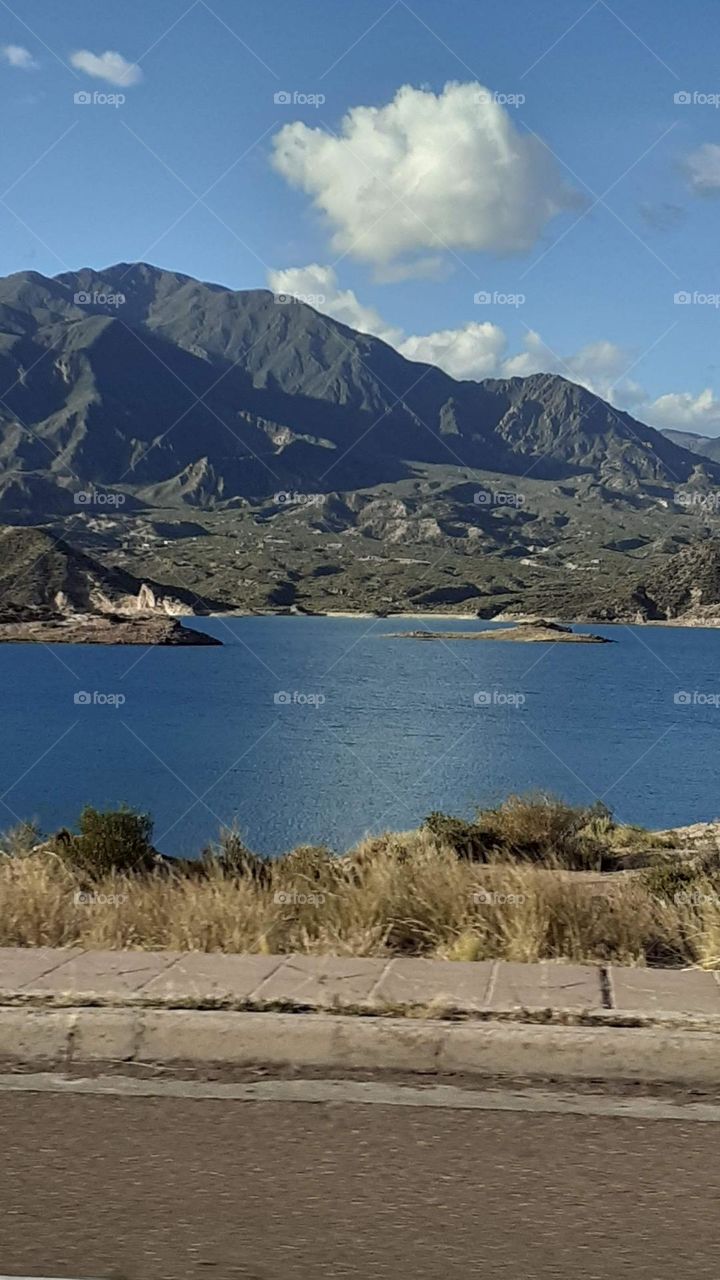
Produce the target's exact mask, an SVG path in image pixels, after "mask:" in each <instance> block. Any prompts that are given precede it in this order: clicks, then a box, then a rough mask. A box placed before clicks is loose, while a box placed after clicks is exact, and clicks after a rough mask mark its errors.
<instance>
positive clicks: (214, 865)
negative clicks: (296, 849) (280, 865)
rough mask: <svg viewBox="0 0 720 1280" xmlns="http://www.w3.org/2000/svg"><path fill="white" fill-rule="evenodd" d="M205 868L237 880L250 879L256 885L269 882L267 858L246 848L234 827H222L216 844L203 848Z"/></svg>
mask: <svg viewBox="0 0 720 1280" xmlns="http://www.w3.org/2000/svg"><path fill="white" fill-rule="evenodd" d="M202 861H203V864H204V866H205V868H206V870H211V869H217V870H219V871H221V872H222V873H223V874H224V875H226V876H230V877H232V878H233V879H238V880H246V879H247V880H252V881H253V882H254V883H256V884H258V885H266V884H269V883H270V879H271V876H272V871H271V869H270V864H269V862H268V860H267V858H263V857H261V856H260V854H259V853H253V852H252V850H251V849H248V847H247V845H246V844H245V841H244V840H243V838H242V836H241V834H240V832H239V831H238V829H237V828H236V827H223V829H222V830H221V832H220V838H219V840H218V842H217V844H214V845H209V846H208V847H207V848H206V849H203V853H202Z"/></svg>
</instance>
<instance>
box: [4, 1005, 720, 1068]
mask: <svg viewBox="0 0 720 1280" xmlns="http://www.w3.org/2000/svg"><path fill="white" fill-rule="evenodd" d="M0 1058H2V1059H4V1060H6V1061H12V1062H15V1063H18V1064H22V1065H23V1066H27V1065H32V1064H43V1065H44V1066H47V1065H49V1064H51V1065H53V1066H54V1067H56V1068H58V1067H59V1068H63V1067H65V1068H67V1067H69V1066H70V1065H73V1066H77V1065H83V1064H87V1066H88V1067H90V1066H92V1065H93V1064H98V1063H108V1062H115V1063H118V1062H120V1063H128V1064H148V1065H149V1064H157V1063H163V1064H171V1063H176V1064H183V1065H184V1066H187V1065H195V1066H197V1067H207V1066H210V1065H214V1066H218V1065H225V1066H232V1067H253V1066H266V1067H299V1068H303V1067H306V1068H308V1067H312V1068H316V1069H317V1068H322V1069H323V1070H327V1071H333V1070H335V1071H352V1070H364V1071H403V1072H411V1073H414V1074H423V1075H428V1074H452V1073H454V1072H459V1073H460V1072H461V1073H464V1074H468V1075H477V1076H495V1077H499V1076H508V1077H513V1078H518V1077H526V1078H531V1079H533V1078H534V1079H543V1080H548V1079H556V1080H578V1081H579V1080H584V1081H588V1080H598V1079H601V1080H605V1081H609V1080H614V1081H618V1082H619V1081H635V1082H644V1083H668V1084H684V1085H713V1086H717V1085H718V1083H719V1082H720V1034H718V1033H717V1032H714V1031H709V1030H701V1029H699V1028H698V1029H697V1030H682V1029H678V1028H677V1027H668V1026H662V1025H656V1026H653V1027H632V1028H630V1027H617V1026H608V1025H605V1026H602V1025H599V1026H590V1027H588V1026H567V1025H566V1026H563V1025H557V1024H547V1025H538V1024H533V1023H518V1022H489V1021H483V1022H448V1021H443V1020H441V1019H437V1020H422V1021H420V1020H417V1021H415V1020H408V1019H407V1018H387V1017H384V1018H378V1017H357V1016H346V1015H343V1014H323V1013H306V1014H302V1015H298V1014H292V1013H269V1012H268V1013H237V1012H228V1011H213V1010H179V1009H142V1008H137V1007H135V1008H115V1009H112V1008H79V1007H68V1008H65V1009H62V1010H61V1009H28V1008H27V1007H26V1008H2V1009H0Z"/></svg>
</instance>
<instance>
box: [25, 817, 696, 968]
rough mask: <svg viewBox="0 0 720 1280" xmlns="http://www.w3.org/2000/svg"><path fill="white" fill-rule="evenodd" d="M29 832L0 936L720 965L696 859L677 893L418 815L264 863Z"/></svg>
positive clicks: (58, 941)
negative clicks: (111, 870)
mask: <svg viewBox="0 0 720 1280" xmlns="http://www.w3.org/2000/svg"><path fill="white" fill-rule="evenodd" d="M31 843H32V841H31V840H30V838H28V839H26V840H25V843H24V844H23V840H22V839H20V838H16V839H14V840H13V841H11V842H10V844H8V843H7V838H6V843H5V844H4V845H3V843H2V842H0V945H2V946H28V947H35V946H41V945H45V946H55V947H58V946H69V945H72V944H77V945H80V946H83V947H87V948H140V949H150V950H155V949H172V950H176V949H177V950H196V951H223V952H266V953H278V952H305V953H335V954H340V955H357V956H384V955H392V954H403V955H426V956H438V957H445V958H447V959H451V960H452V959H457V960H482V959H486V958H490V957H499V958H504V959H507V960H520V961H536V960H543V959H564V960H570V961H576V962H583V961H586V962H593V961H614V962H616V963H625V964H651V965H660V964H665V965H693V964H694V965H705V966H713V967H718V966H719V965H720V959H719V957H720V896H718V893H717V892H716V890H717V888H718V884H717V881H714V882H713V881H711V880H710V879H706V878H705V877H704V875H703V876H699V877H696V878H695V879H694V880H693V882H692V893H685V894H683V895H681V897H682V898H683V900H682V901H676V900H675V896H674V895H672V894H670V895H669V896H668V897H666V898H664V897H662V896H659V895H658V892H657V889H656V886H653V884H652V883H651V882H649V881H648V880H647V879H646V878H645V877H644V876H643V875H642V874H641V875H636V874H622V873H621V874H618V875H598V874H591V873H587V872H585V873H583V872H577V871H575V872H573V871H568V870H564V869H560V868H557V866H556V867H554V868H553V869H548V867H547V866H540V865H538V864H536V863H529V862H527V861H523V860H521V861H510V860H507V858H498V859H497V860H495V861H493V860H491V861H486V862H484V863H479V862H473V861H471V860H468V859H466V858H463V857H458V854H457V852H456V851H455V849H453V848H451V847H450V846H449V845H448V844H445V843H443V841H442V840H441V839H439V838H438V837H437V836H436V835H434V834H433V833H432V832H431V831H430V830H428V829H426V828H423V829H421V830H419V831H412V832H407V833H394V834H388V835H385V836H380V837H376V838H373V839H368V840H366V841H364V842H363V843H362V844H361V845H359V846H358V847H357V848H356V849H355V850H353V851H352V852H351V853H349V854H347V855H346V856H344V857H342V858H338V857H333V856H332V855H330V854H328V853H327V852H326V851H324V850H321V849H300V850H295V851H294V852H293V853H292V854H289V855H287V856H286V857H285V858H281V859H278V860H277V861H275V862H272V863H262V864H261V866H262V874H260V875H258V874H256V870H255V869H254V868H253V867H250V868H248V866H247V865H245V863H243V862H242V860H241V865H240V869H238V866H235V867H234V868H230V869H228V868H227V867H223V866H222V865H221V863H220V862H219V861H218V860H217V859H215V860H210V861H208V862H207V864H206V865H205V867H204V868H202V869H200V870H198V868H197V867H196V871H195V874H188V873H187V872H186V871H171V872H168V871H167V870H165V871H155V872H152V873H147V872H146V873H143V874H117V873H115V874H103V875H100V876H99V877H98V878H97V879H94V880H92V881H89V880H88V878H87V874H86V872H85V871H84V870H78V869H77V868H74V867H73V866H72V865H69V864H68V862H67V861H66V860H64V859H63V858H62V857H58V856H56V855H54V854H53V853H52V852H51V851H49V850H47V849H45V850H43V851H40V852H35V853H32V852H27V849H28V848H29V847H30V844H31ZM3 850H4V851H5V854H6V856H2V853H3ZM83 894H84V895H86V897H85V898H84V899H83V897H82V896H80V897H79V896H78V895H83ZM93 895H94V897H93ZM686 899H689V900H686Z"/></svg>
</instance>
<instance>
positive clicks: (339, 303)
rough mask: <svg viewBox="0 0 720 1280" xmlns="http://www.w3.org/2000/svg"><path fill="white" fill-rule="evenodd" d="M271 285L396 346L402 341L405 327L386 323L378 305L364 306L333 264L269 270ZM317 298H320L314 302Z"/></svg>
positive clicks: (275, 291)
mask: <svg viewBox="0 0 720 1280" xmlns="http://www.w3.org/2000/svg"><path fill="white" fill-rule="evenodd" d="M268 284H269V285H270V288H271V289H272V291H273V293H290V294H293V295H294V296H295V297H298V298H299V299H300V301H301V302H304V301H305V300H306V299H308V300H311V301H310V305H311V306H314V307H315V308H316V310H317V311H323V312H324V313H325V314H326V315H328V316H332V317H333V319H335V320H339V321H340V322H341V324H346V325H349V326H350V328H351V329H357V330H358V331H359V332H360V333H372V334H373V335H374V336H375V337H376V338H382V340H383V342H389V343H391V344H392V345H395V346H396V345H397V344H398V342H400V341H401V340H402V336H403V334H402V329H396V328H393V326H392V325H388V324H386V323H385V321H384V320H383V318H382V316H381V315H380V312H379V311H376V310H375V308H374V307H366V306H363V304H362V303H361V302H360V301H359V300H358V298H357V297H356V295H355V294H354V293H353V290H352V289H341V288H340V285H339V282H338V278H337V275H336V273H335V271H334V270H333V268H332V267H321V266H319V265H318V264H317V263H312V264H311V265H310V266H308V267H289V268H288V269H287V270H285V271H269V272H268ZM313 299H315V300H316V301H312V300H313ZM319 299H322V301H319Z"/></svg>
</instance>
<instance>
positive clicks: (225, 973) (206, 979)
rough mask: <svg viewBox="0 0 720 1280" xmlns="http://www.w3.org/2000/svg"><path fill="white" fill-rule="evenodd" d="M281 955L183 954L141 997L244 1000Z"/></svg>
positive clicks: (149, 985) (197, 952)
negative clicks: (187, 996)
mask: <svg viewBox="0 0 720 1280" xmlns="http://www.w3.org/2000/svg"><path fill="white" fill-rule="evenodd" d="M284 960H285V957H284V956H254V955H250V956H245V955H242V956H240V955H235V956H231V955H220V954H219V953H215V952H210V953H208V952H203V951H186V952H184V953H183V954H182V955H180V956H178V957H177V959H176V960H174V961H173V963H172V964H171V965H170V966H169V967H168V968H167V969H165V970H163V972H162V973H159V974H158V975H157V976H156V977H154V978H151V979H150V981H149V982H148V983H146V984H145V986H144V987H143V995H146V996H157V997H159V998H161V999H164V998H172V997H173V996H186V995H189V996H194V997H196V998H197V999H199V1000H206V999H213V998H214V999H222V998H223V997H226V998H232V999H235V1000H247V998H248V996H249V995H251V994H252V992H253V991H255V989H256V987H259V986H260V984H261V983H262V982H264V981H265V979H266V978H268V977H269V976H270V974H271V973H273V972H274V971H275V970H276V969H279V968H280V967H281V965H282V964H283V963H284Z"/></svg>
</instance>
